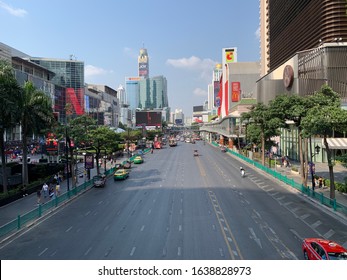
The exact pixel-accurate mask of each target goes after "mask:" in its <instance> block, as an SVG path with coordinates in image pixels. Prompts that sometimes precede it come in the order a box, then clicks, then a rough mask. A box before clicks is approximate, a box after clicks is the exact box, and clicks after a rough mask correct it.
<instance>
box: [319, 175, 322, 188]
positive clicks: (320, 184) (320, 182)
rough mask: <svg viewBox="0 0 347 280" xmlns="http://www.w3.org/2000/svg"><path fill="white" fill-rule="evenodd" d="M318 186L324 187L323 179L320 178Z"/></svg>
mask: <svg viewBox="0 0 347 280" xmlns="http://www.w3.org/2000/svg"><path fill="white" fill-rule="evenodd" d="M318 186H319V188H322V187H323V178H322V177H319V179H318Z"/></svg>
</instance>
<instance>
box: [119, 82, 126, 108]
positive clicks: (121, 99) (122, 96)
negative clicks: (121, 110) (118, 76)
mask: <svg viewBox="0 0 347 280" xmlns="http://www.w3.org/2000/svg"><path fill="white" fill-rule="evenodd" d="M117 97H118V99H119V104H120V105H121V106H122V105H123V104H128V103H127V96H126V92H125V88H124V87H123V86H122V85H119V87H118V88H117Z"/></svg>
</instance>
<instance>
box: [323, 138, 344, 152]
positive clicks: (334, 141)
mask: <svg viewBox="0 0 347 280" xmlns="http://www.w3.org/2000/svg"><path fill="white" fill-rule="evenodd" d="M327 141H328V145H329V148H330V149H332V150H337V149H345V150H347V138H327ZM322 146H323V147H324V140H323V139H322Z"/></svg>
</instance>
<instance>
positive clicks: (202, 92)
mask: <svg viewBox="0 0 347 280" xmlns="http://www.w3.org/2000/svg"><path fill="white" fill-rule="evenodd" d="M193 93H194V95H196V96H207V91H206V90H203V89H202V88H196V89H194V91H193Z"/></svg>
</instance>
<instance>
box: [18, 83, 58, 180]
mask: <svg viewBox="0 0 347 280" xmlns="http://www.w3.org/2000/svg"><path fill="white" fill-rule="evenodd" d="M18 111H19V112H20V125H21V134H22V144H23V169H22V178H23V185H24V186H26V185H28V181H29V179H28V164H27V155H28V141H27V140H28V137H30V136H31V135H33V134H34V133H36V134H39V133H40V131H41V130H42V129H45V128H49V127H51V126H52V124H53V122H54V116H53V110H52V104H51V99H50V98H49V96H47V95H46V94H45V93H44V92H42V91H40V90H37V89H36V88H35V86H34V85H33V83H32V82H30V81H28V82H26V83H25V84H24V87H23V92H22V95H21V98H20V99H19V101H18Z"/></svg>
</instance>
